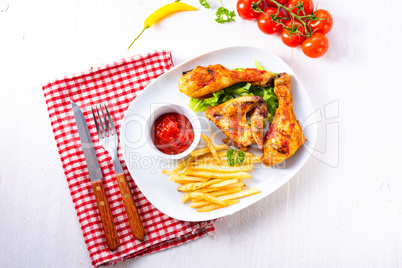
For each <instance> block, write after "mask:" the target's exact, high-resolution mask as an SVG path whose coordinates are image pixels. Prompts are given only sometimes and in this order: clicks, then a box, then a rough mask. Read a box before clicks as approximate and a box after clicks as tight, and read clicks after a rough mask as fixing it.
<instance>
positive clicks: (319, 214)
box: [0, 0, 402, 268]
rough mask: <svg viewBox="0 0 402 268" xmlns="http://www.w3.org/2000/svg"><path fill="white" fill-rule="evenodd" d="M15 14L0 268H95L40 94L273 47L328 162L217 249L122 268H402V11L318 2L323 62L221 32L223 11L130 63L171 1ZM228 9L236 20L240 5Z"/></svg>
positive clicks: (5, 99)
mask: <svg viewBox="0 0 402 268" xmlns="http://www.w3.org/2000/svg"><path fill="white" fill-rule="evenodd" d="M8 1H9V6H10V7H9V9H8V10H7V11H6V12H4V13H0V36H1V37H0V38H1V39H0V90H1V97H0V127H1V131H0V267H90V266H91V262H90V258H89V256H88V252H87V249H86V245H85V243H84V240H83V237H82V233H81V230H80V226H79V223H78V219H77V216H76V214H75V211H74V207H73V203H72V200H71V197H70V194H69V192H68V187H67V182H66V180H65V177H64V173H63V170H62V166H61V163H60V160H59V156H58V154H57V150H56V144H55V141H54V138H53V134H52V131H51V128H50V122H49V118H48V114H47V110H46V105H45V101H44V97H43V93H42V88H41V85H42V83H45V82H47V81H49V80H52V79H54V78H57V77H60V76H64V75H68V74H72V73H76V72H79V71H82V70H86V69H88V68H90V67H91V66H98V65H100V64H102V63H108V62H112V61H114V60H117V59H121V58H123V57H127V56H130V55H134V54H138V53H143V52H148V51H153V50H157V49H165V50H170V51H171V52H172V55H173V60H174V63H175V64H176V65H177V64H179V63H181V62H183V61H184V60H186V59H189V58H191V57H194V56H196V55H198V54H201V53H204V52H207V51H209V50H214V49H216V48H221V47H226V46H232V45H253V46H257V47H261V48H265V49H267V50H270V51H272V52H274V53H275V54H277V55H278V56H279V57H281V58H282V59H283V60H285V61H286V62H287V63H288V64H289V65H290V66H291V67H292V68H293V70H294V71H295V73H296V74H297V75H298V77H299V79H300V80H301V82H302V83H303V85H304V87H305V88H306V90H307V92H308V93H309V95H310V97H311V101H312V103H313V106H314V107H315V109H317V111H318V112H321V115H322V121H321V122H319V123H318V125H319V132H318V145H317V152H314V153H313V157H311V158H310V160H309V161H308V163H307V164H306V165H305V167H304V168H303V169H302V170H300V172H299V173H298V174H297V175H296V176H295V177H294V178H293V179H292V180H291V181H290V182H289V183H287V184H286V185H284V186H283V187H282V188H280V189H279V190H278V191H276V192H275V193H273V194H271V195H270V196H268V197H267V198H265V199H263V200H261V201H260V202H258V203H257V204H255V205H253V206H251V207H249V208H248V209H245V210H243V211H240V212H238V213H236V214H234V215H232V216H229V217H226V218H224V219H223V220H222V221H220V222H218V223H217V224H216V235H215V236H212V237H206V238H202V239H199V240H197V241H194V242H190V243H187V244H185V245H182V246H179V247H176V248H172V249H169V250H165V251H162V252H159V253H155V254H151V255H147V256H144V257H141V258H138V259H135V260H131V261H127V262H125V263H123V264H119V265H117V267H136V268H139V267H398V264H400V263H401V261H402V254H401V251H402V228H401V226H402V198H401V196H402V173H401V169H400V167H401V163H402V159H401V156H400V154H399V150H400V149H401V148H402V139H401V138H400V135H401V130H402V127H401V120H400V117H401V107H402V105H401V101H402V86H401V84H400V82H399V78H400V76H401V74H400V73H401V70H402V68H401V61H402V52H401V48H400V43H401V41H402V38H401V34H400V26H402V24H401V22H400V19H399V16H400V10H401V5H402V4H401V2H400V1H383V2H378V1H373V0H369V1H365V2H362V3H361V2H359V1H346V0H340V1H329V0H324V1H320V3H319V6H320V7H321V8H325V9H327V10H329V11H330V12H331V13H332V15H333V17H334V21H335V25H334V28H333V30H332V31H331V33H330V34H329V36H328V37H329V40H330V43H331V44H330V50H329V52H328V53H327V55H325V56H324V57H323V58H321V59H317V60H313V59H309V58H307V57H306V56H304V55H303V53H302V51H301V49H299V48H298V49H290V48H288V47H286V46H284V45H283V44H282V42H281V40H280V38H279V37H278V36H266V35H264V34H262V33H261V32H260V31H259V29H258V28H257V26H256V25H255V22H249V21H244V20H241V19H240V18H239V17H238V18H237V22H235V23H228V24H224V25H219V24H217V23H216V22H215V21H214V12H215V11H214V10H215V9H216V8H217V7H218V6H219V1H217V0H210V3H211V4H212V8H213V10H205V9H203V8H202V7H201V8H200V10H199V11H198V12H197V13H191V12H182V13H178V14H175V15H174V16H171V17H169V18H167V19H166V20H164V21H163V22H161V23H159V24H157V25H155V26H153V27H152V28H151V29H148V30H147V31H146V32H145V33H144V34H143V36H142V37H141V38H140V39H138V41H137V42H136V43H135V45H134V46H133V47H132V49H131V50H130V51H129V52H127V49H126V48H127V46H128V45H129V44H130V42H131V41H132V39H133V38H134V37H135V36H136V34H137V33H138V32H139V31H140V30H141V29H142V26H143V21H144V19H145V18H146V17H147V15H148V14H150V13H151V12H152V11H154V10H155V9H156V8H158V7H160V6H162V5H163V4H165V3H166V2H167V1H162V0H158V1H156V0H154V1H142V0H130V1H128V0H115V1H112V0H108V1H107V0H97V1H95V0H87V1H77V0H71V1H61V0H36V1H28V0H20V1H17V0H8ZM185 2H186V3H189V4H192V5H194V6H197V7H200V6H199V4H198V1H197V0H186V1H185ZM316 2H317V1H315V3H316ZM223 3H224V5H225V6H226V7H227V8H229V9H231V10H233V9H235V5H236V1H234V0H223ZM380 10H381V11H380ZM379 16H381V17H379Z"/></svg>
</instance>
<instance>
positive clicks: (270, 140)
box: [262, 73, 305, 166]
mask: <svg viewBox="0 0 402 268" xmlns="http://www.w3.org/2000/svg"><path fill="white" fill-rule="evenodd" d="M274 91H275V95H276V96H277V97H278V101H279V106H278V109H277V110H276V112H275V117H274V120H273V121H272V123H271V125H270V127H269V130H268V132H267V134H266V135H265V140H264V150H263V151H264V154H263V158H262V161H263V162H264V164H265V165H266V166H272V165H276V164H278V163H280V162H282V161H283V160H285V159H287V158H289V157H290V156H291V155H293V154H294V153H295V152H296V151H297V149H299V147H300V146H301V145H302V144H303V143H304V140H305V138H304V135H303V132H302V129H301V127H300V124H299V122H298V121H297V119H296V116H295V114H294V112H293V99H292V92H291V90H290V78H289V75H288V74H287V73H281V74H278V75H277V76H276V77H275V88H274Z"/></svg>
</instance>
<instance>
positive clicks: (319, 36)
mask: <svg viewBox="0 0 402 268" xmlns="http://www.w3.org/2000/svg"><path fill="white" fill-rule="evenodd" d="M328 47H329V42H328V38H327V37H326V36H325V34H323V33H315V34H313V35H312V36H311V37H309V38H307V39H306V40H305V41H304V42H303V45H302V50H303V53H304V54H305V55H306V56H308V57H310V58H319V57H322V56H324V54H325V53H326V52H327V51H328Z"/></svg>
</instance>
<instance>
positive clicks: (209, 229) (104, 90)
mask: <svg viewBox="0 0 402 268" xmlns="http://www.w3.org/2000/svg"><path fill="white" fill-rule="evenodd" d="M172 67H173V62H172V58H171V54H170V52H166V51H162V52H154V53H150V54H147V55H138V56H134V57H131V58H127V59H122V60H120V61H117V62H114V63H112V64H110V65H104V66H101V67H98V68H91V69H90V70H88V71H85V72H82V73H80V74H76V75H73V76H70V77H64V78H63V79H58V80H55V81H54V82H50V83H48V84H46V85H44V86H43V91H44V95H45V98H46V104H47V107H48V111H49V117H50V121H51V124H52V128H53V133H54V137H55V140H56V143H57V148H58V151H59V154H60V159H61V162H62V164H63V169H64V173H65V175H66V177H67V182H68V186H69V189H70V193H71V197H72V198H73V202H74V206H75V209H76V211H77V216H78V219H79V222H80V224H81V230H82V233H83V236H84V239H85V243H86V244H87V247H88V251H89V256H90V257H91V260H92V264H93V265H94V266H99V265H109V264H115V263H118V262H122V261H124V260H127V259H131V258H136V257H139V256H142V255H145V254H148V253H152V252H156V251H159V250H163V249H167V248H170V247H173V246H176V245H180V244H182V243H185V242H188V241H191V240H194V239H196V238H199V237H202V236H205V235H210V234H213V233H214V231H215V228H214V226H213V223H212V222H211V221H208V222H183V221H178V220H175V219H173V218H170V217H168V216H167V215H165V214H163V213H161V212H160V211H158V210H157V209H156V208H155V207H153V206H152V205H151V203H149V201H148V200H147V199H146V198H145V196H144V195H143V194H142V193H141V192H140V190H139V189H138V187H137V186H136V185H135V183H134V181H133V180H132V179H131V177H130V175H129V173H128V171H127V168H126V165H125V163H124V161H123V157H122V154H121V150H119V157H120V162H121V163H122V165H123V168H124V170H125V173H126V175H127V179H128V181H129V186H130V189H131V191H132V192H133V196H134V199H135V202H136V204H137V207H138V210H139V212H140V215H141V219H142V221H143V223H144V227H145V231H146V234H147V236H146V238H145V241H144V242H143V243H141V242H138V241H137V240H135V238H134V237H133V235H132V233H131V229H130V226H129V224H128V220H127V216H126V213H125V210H124V206H123V203H122V199H121V196H120V193H119V187H118V185H117V182H116V179H115V176H114V171H113V165H112V162H111V159H110V157H109V155H108V153H107V152H106V151H105V150H104V149H103V148H102V147H101V146H100V145H99V143H98V139H97V135H96V129H95V125H94V122H93V120H92V115H91V113H90V107H91V106H92V105H95V104H100V103H107V105H108V108H109V111H110V113H111V115H112V117H113V118H114V122H115V125H116V129H117V131H118V132H119V128H120V123H121V120H122V119H123V116H124V112H125V111H126V109H127V108H128V106H129V104H130V103H131V102H132V101H133V100H134V99H135V97H136V96H137V94H138V92H139V91H141V90H142V89H144V87H146V86H147V85H148V84H149V83H150V82H151V81H152V80H153V79H155V78H157V77H158V76H160V75H161V74H163V73H164V72H166V71H167V70H169V69H170V68H172ZM70 100H72V101H74V102H75V103H77V104H78V105H79V106H80V107H81V109H82V111H83V113H84V116H85V118H86V119H87V123H88V128H89V131H90V132H91V135H92V139H93V141H94V144H95V150H96V153H97V156H98V160H99V164H100V166H101V169H102V173H103V183H104V185H105V191H106V195H107V197H108V200H109V204H110V207H111V209H112V214H113V218H114V221H115V224H116V228H117V232H118V234H119V238H120V244H121V245H120V247H119V248H118V249H117V250H116V251H114V252H110V251H109V250H108V247H107V244H106V239H105V236H104V232H103V228H102V225H101V220H100V217H99V212H98V209H97V206H96V203H95V196H94V194H93V191H92V186H91V181H90V179H89V175H88V170H87V167H86V163H85V158H84V154H83V151H82V148H81V142H80V140H79V136H78V130H77V127H76V125H75V120H74V116H73V113H72V110H71V103H70ZM118 134H119V133H118Z"/></svg>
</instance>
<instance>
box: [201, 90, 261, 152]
mask: <svg viewBox="0 0 402 268" xmlns="http://www.w3.org/2000/svg"><path fill="white" fill-rule="evenodd" d="M248 113H250V115H251V117H250V125H248V123H247V118H246V117H247V114H248ZM205 116H206V117H207V118H209V119H210V120H211V121H212V122H213V123H214V124H215V125H216V126H217V127H219V128H220V129H221V130H222V132H223V133H224V134H225V135H226V136H227V137H228V139H230V140H232V141H233V145H234V146H236V147H238V148H244V147H247V146H249V145H250V144H253V143H257V145H258V147H259V148H260V149H261V150H262V146H263V141H264V118H267V103H266V102H265V101H264V99H263V98H262V97H260V96H243V97H238V98H235V99H232V100H229V101H227V102H225V103H222V104H220V105H217V106H213V107H209V108H208V109H207V110H206V111H205Z"/></svg>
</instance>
